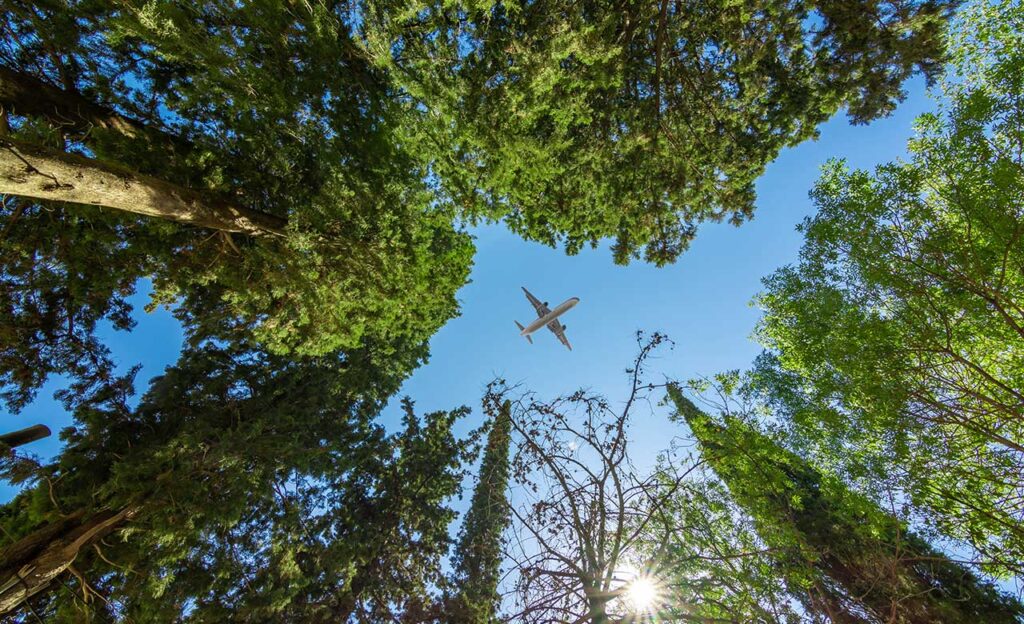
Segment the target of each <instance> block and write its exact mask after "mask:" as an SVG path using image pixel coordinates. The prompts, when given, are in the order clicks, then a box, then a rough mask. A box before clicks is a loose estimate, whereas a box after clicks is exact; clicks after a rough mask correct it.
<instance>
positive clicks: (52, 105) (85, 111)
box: [0, 67, 192, 151]
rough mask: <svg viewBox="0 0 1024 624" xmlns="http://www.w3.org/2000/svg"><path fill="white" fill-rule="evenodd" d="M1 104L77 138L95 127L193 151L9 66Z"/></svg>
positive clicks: (1, 82)
mask: <svg viewBox="0 0 1024 624" xmlns="http://www.w3.org/2000/svg"><path fill="white" fill-rule="evenodd" d="M0 105H2V106H3V107H4V110H5V111H6V112H9V113H12V114H15V115H24V116H32V117H43V118H44V119H46V120H47V121H49V122H50V123H52V124H53V125H55V126H58V127H60V128H61V129H63V130H65V131H69V132H71V133H74V134H76V135H81V136H84V135H87V134H88V133H89V132H90V131H91V130H92V129H93V128H104V129H107V130H111V131H113V132H116V133H118V134H121V135H123V136H126V137H129V138H133V139H138V138H145V139H147V140H149V141H150V142H151V143H157V144H159V145H161V146H162V147H164V148H170V149H172V150H176V151H190V150H191V149H192V146H191V144H190V143H189V142H188V141H186V140H184V139H182V138H180V137H176V136H174V135H171V134H167V133H166V132H163V131H161V130H157V129H155V128H152V127H151V126H147V125H146V124H144V123H142V122H141V121H137V120H135V119H131V118H130V117H126V116H124V115H122V114H120V113H118V112H117V111H115V110H114V109H112V108H108V107H106V106H102V105H100V104H96V103H95V102H93V101H92V100H90V99H89V98H86V97H84V96H82V95H81V94H79V93H74V92H71V91H66V90H64V89H61V88H58V87H55V86H53V85H51V84H48V83H46V82H43V81H42V80H39V79H38V78H36V77H34V76H30V75H28V74H25V73H22V72H19V71H15V70H12V69H9V68H7V67H0Z"/></svg>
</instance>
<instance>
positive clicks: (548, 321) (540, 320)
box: [516, 286, 580, 351]
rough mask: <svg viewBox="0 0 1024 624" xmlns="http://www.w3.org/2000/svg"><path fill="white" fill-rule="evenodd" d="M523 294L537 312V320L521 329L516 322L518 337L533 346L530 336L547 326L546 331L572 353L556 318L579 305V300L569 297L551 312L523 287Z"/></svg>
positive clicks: (570, 346)
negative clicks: (521, 337)
mask: <svg viewBox="0 0 1024 624" xmlns="http://www.w3.org/2000/svg"><path fill="white" fill-rule="evenodd" d="M523 292H524V293H526V298H527V299H529V300H530V303H532V304H533V307H534V308H535V309H536V310H537V320H535V321H534V322H532V323H530V324H529V325H528V326H526V327H523V326H522V325H520V324H519V321H516V327H518V328H519V329H520V332H519V335H520V336H523V337H524V338H526V340H528V341H529V343H530V344H533V338H530V334H532V333H533V332H535V331H537V330H538V329H540V328H541V327H544V326H545V325H547V326H548V329H550V330H551V331H552V332H553V333H554V334H555V335H556V336H558V339H559V340H560V341H561V342H562V344H564V345H565V346H566V347H568V348H569V350H570V351H572V345H571V344H569V339H568V338H566V337H565V325H563V324H562V323H561V322H560V321H559V320H558V317H560V316H562V315H563V314H565V313H566V312H568V311H569V310H570V309H571V308H572V307H573V306H575V305H576V304H577V303H579V302H580V298H579V297H571V298H569V299H566V300H565V301H563V302H562V303H560V304H559V305H558V307H556V308H555V309H554V310H552V309H550V308H548V302H547V301H545V302H544V303H541V301H540V299H537V298H536V297H534V296H533V295H531V294H530V291H528V290H526V287H525V286H523Z"/></svg>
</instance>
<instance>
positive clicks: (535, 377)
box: [0, 80, 932, 501]
mask: <svg viewBox="0 0 1024 624" xmlns="http://www.w3.org/2000/svg"><path fill="white" fill-rule="evenodd" d="M908 88H909V92H910V94H909V97H908V98H907V100H906V102H904V103H903V104H902V105H901V106H900V107H899V108H898V109H897V110H896V112H895V114H894V115H892V116H891V117H888V118H886V119H882V120H879V121H876V122H874V123H872V124H870V125H869V126H866V127H865V126H857V127H854V126H850V125H849V124H848V123H847V121H846V119H845V117H842V116H840V117H837V118H835V119H833V120H832V121H831V122H829V123H827V124H825V125H824V126H823V127H822V131H821V137H820V139H819V140H818V141H815V142H808V143H804V144H803V145H801V146H799V147H796V148H794V149H790V150H786V151H785V152H783V153H782V154H781V155H780V157H779V158H778V159H777V160H776V161H775V162H774V163H772V164H771V165H770V166H769V167H768V171H767V173H766V174H765V175H764V176H763V177H762V178H761V180H760V181H759V183H758V185H757V190H758V201H757V212H756V215H755V218H754V220H753V221H751V222H749V223H747V224H745V225H743V226H741V227H739V228H736V227H733V226H730V225H705V226H703V227H701V229H700V232H699V234H698V236H697V239H696V241H695V242H694V244H693V246H692V247H691V249H690V250H689V251H688V252H686V253H685V254H684V255H683V257H682V258H681V259H680V260H679V261H678V262H677V263H676V264H675V265H673V266H670V267H666V268H661V269H658V268H654V267H652V266H648V265H645V264H642V263H634V264H631V265H629V266H626V267H621V266H616V265H614V264H613V263H612V260H611V254H610V253H609V251H608V249H607V247H606V246H605V247H602V248H599V249H596V250H589V249H588V250H586V251H584V252H583V253H580V254H579V255H577V256H566V255H565V254H564V253H563V252H562V251H560V250H556V249H550V248H547V247H543V246H541V245H539V244H535V243H527V242H524V241H522V240H520V239H518V238H517V237H515V236H513V235H511V234H509V233H508V232H507V231H505V230H504V228H502V227H500V226H488V227H481V228H479V229H476V230H475V231H474V234H475V235H476V238H477V240H476V244H477V254H476V260H475V265H474V268H473V272H472V276H471V279H472V282H471V283H470V284H468V285H467V286H465V287H464V288H463V289H462V290H461V291H460V292H459V299H460V301H461V304H462V315H461V316H460V317H458V318H456V319H453V320H452V321H450V322H449V323H448V324H447V325H446V326H445V327H443V328H442V329H441V330H440V331H439V332H438V333H437V334H436V335H435V336H434V338H433V339H432V340H431V353H432V355H431V358H430V362H429V363H428V364H427V365H426V366H424V367H422V368H420V369H419V370H418V371H417V372H416V373H415V374H414V375H413V376H412V377H411V378H410V379H409V380H408V381H407V382H406V384H405V386H404V387H403V389H402V394H407V395H409V396H411V397H413V398H414V399H415V400H416V402H417V406H418V408H419V409H421V410H423V411H429V410H435V409H448V408H452V407H455V406H458V405H469V406H471V407H473V408H474V413H473V416H472V418H471V420H470V421H469V422H467V423H466V426H465V427H464V430H465V429H468V428H469V427H470V426H471V425H475V424H476V423H477V422H478V421H479V419H480V418H482V416H481V414H480V412H479V409H478V408H479V401H480V397H481V395H482V393H483V389H484V386H486V384H487V382H488V381H490V380H491V379H493V378H494V377H495V376H502V377H504V378H505V379H507V380H508V381H509V382H512V383H515V382H522V383H523V384H524V385H525V386H527V387H529V388H530V389H532V390H534V391H537V392H539V393H540V394H541V395H542V396H554V395H556V394H561V393H567V392H570V391H572V390H575V389H577V388H580V387H586V388H591V389H593V390H595V391H598V392H601V393H603V394H605V395H607V396H608V397H609V398H610V399H612V400H613V401H619V400H620V398H622V397H623V394H624V391H625V388H626V387H625V376H624V373H623V370H624V368H625V367H626V366H627V365H628V364H629V362H630V361H631V360H632V358H633V357H634V355H635V353H636V343H635V339H634V333H635V331H636V330H638V329H642V330H645V331H661V332H663V333H667V334H668V335H669V336H670V337H671V338H672V339H673V340H675V342H676V343H677V346H676V348H675V349H674V350H673V351H668V350H663V351H662V352H661V355H660V357H659V358H658V359H656V360H655V361H653V362H652V365H651V370H652V371H653V372H654V373H663V374H664V375H667V376H669V377H673V378H682V379H685V378H687V377H692V376H695V375H702V374H711V373H714V372H718V371H722V370H728V369H733V368H745V367H747V366H748V365H749V364H750V362H751V360H752V359H753V358H754V356H756V355H757V353H758V352H759V348H758V347H757V345H756V344H754V343H753V342H752V341H751V340H750V333H751V331H752V330H753V327H754V325H755V323H756V321H757V318H758V312H757V310H755V309H753V308H751V307H750V305H749V302H750V300H751V297H752V296H753V295H754V294H755V293H757V292H758V290H759V289H760V279H761V278H762V277H763V276H765V275H767V274H769V273H771V272H772V271H773V270H774V269H776V268H777V267H780V266H782V265H784V264H787V263H789V262H792V261H793V260H795V258H796V257H797V253H798V251H799V247H800V243H801V238H800V235H799V234H798V233H797V232H796V231H795V229H794V228H795V226H796V225H797V224H798V223H799V222H800V221H801V220H802V219H803V218H804V217H805V216H807V215H809V214H810V213H811V212H812V210H813V207H812V205H811V202H810V200H809V199H808V196H807V193H808V191H809V190H810V189H811V187H812V185H813V183H814V181H815V179H816V178H817V176H818V170H819V168H820V167H821V165H822V164H823V163H824V162H825V161H826V160H828V159H829V158H833V157H843V158H846V159H848V160H849V162H850V164H851V165H852V166H854V167H860V168H870V167H873V166H875V165H876V164H879V163H883V162H887V161H890V160H893V159H895V158H898V157H900V156H902V155H904V154H905V146H906V141H907V139H908V138H909V137H910V136H911V134H912V124H913V120H914V118H915V117H916V116H917V115H919V114H921V113H922V112H925V111H927V110H930V109H931V108H932V103H931V102H930V100H929V99H928V98H927V97H926V95H925V89H924V85H923V82H922V81H920V80H917V81H913V82H911V83H910V84H909V85H908ZM520 286H526V287H527V288H529V289H530V290H531V292H533V293H534V294H535V295H537V296H538V297H539V298H541V300H542V301H548V302H550V303H551V305H552V307H554V305H556V304H557V303H559V302H561V301H563V300H565V299H567V298H568V297H572V296H577V297H580V299H581V302H580V304H579V305H578V306H577V307H576V308H574V309H573V310H571V311H570V312H569V313H568V314H566V315H565V316H564V317H563V318H562V320H563V321H564V322H565V323H566V324H567V325H568V330H567V332H566V333H567V335H568V337H569V340H570V341H571V342H572V344H573V348H574V350H573V351H572V352H569V351H568V350H566V349H565V348H564V347H563V346H562V345H561V344H559V343H558V341H557V340H556V339H555V337H554V336H553V335H551V334H550V332H547V331H544V332H543V333H538V334H537V335H536V336H535V340H534V344H532V345H530V344H528V343H527V342H526V340H525V339H523V338H522V337H520V336H519V335H518V330H517V329H516V326H515V324H514V322H513V321H514V320H519V321H521V322H523V323H524V324H525V323H526V322H527V321H529V320H531V319H532V318H534V317H535V314H534V311H533V308H532V307H531V306H530V304H529V303H528V302H527V301H526V299H525V297H524V296H523V294H522V291H521V290H520V288H519V287H520ZM140 290H145V289H144V288H143V289H140ZM144 304H145V296H144V295H142V294H140V295H139V296H137V297H136V299H135V305H136V316H137V318H138V321H139V323H138V326H137V327H136V329H135V330H134V331H133V332H132V333H130V334H125V333H122V332H113V331H110V330H109V329H108V330H107V331H104V332H103V334H102V337H103V339H104V340H105V341H106V343H107V344H108V346H109V347H110V348H111V349H112V351H113V352H114V355H115V358H116V360H117V361H118V363H119V364H120V365H121V366H123V367H124V368H127V367H129V366H131V365H133V364H135V363H141V364H143V366H144V368H143V370H142V371H141V372H140V374H139V376H138V377H137V379H138V385H137V389H138V390H140V391H142V390H145V387H146V384H147V382H148V379H149V378H150V377H152V376H153V375H155V374H158V373H159V372H160V371H162V369H163V367H164V366H166V365H167V364H169V363H171V362H173V361H174V360H175V359H176V356H177V353H178V350H179V349H180V345H181V330H180V328H179V327H178V325H177V323H176V321H175V320H174V318H173V317H171V316H170V314H169V313H167V312H166V311H162V310H161V311H157V312H155V313H153V314H146V313H144V312H143V311H142V306H143V305H144ZM60 384H61V381H60V380H56V381H52V382H51V383H50V384H49V385H48V386H47V387H46V388H44V389H43V390H42V391H41V392H40V393H39V396H38V398H37V400H36V401H35V402H34V403H33V404H32V405H31V406H29V407H28V408H26V409H25V410H24V411H23V412H22V413H20V414H18V415H16V416H12V415H5V417H4V419H3V422H4V425H3V429H4V430H12V429H17V428H21V427H24V426H28V425H31V424H35V423H39V422H42V423H45V424H47V425H49V426H50V427H51V429H53V430H54V433H55V435H54V436H53V437H51V438H49V439H48V440H46V441H42V442H36V443H34V444H32V445H31V446H28V447H24V450H26V451H31V452H33V453H36V454H37V455H40V456H42V457H44V458H46V457H49V456H51V455H53V454H54V453H56V452H57V451H58V450H59V447H60V442H59V439H58V437H57V435H56V434H57V432H58V431H59V430H60V429H61V428H62V427H65V426H67V425H68V424H69V419H68V417H67V415H66V414H65V413H63V410H62V408H61V406H60V404H59V403H56V402H55V401H53V400H52V398H51V397H52V394H53V391H54V390H55V389H57V388H59V387H60ZM398 414H399V412H398V407H397V401H392V404H391V405H389V407H388V409H387V410H385V413H384V416H383V417H384V419H385V422H386V423H389V424H394V423H397V417H398ZM632 432H633V436H634V438H635V445H634V447H633V451H634V455H635V459H636V460H637V463H638V464H643V463H645V462H644V456H648V457H652V456H653V455H654V454H656V453H657V452H658V451H659V450H661V449H662V448H663V447H664V446H666V445H667V444H668V440H669V439H670V438H671V437H672V436H673V435H675V434H676V432H674V431H671V430H670V429H668V428H667V424H666V423H665V422H664V421H663V420H661V419H656V420H648V421H643V422H641V421H638V422H635V423H634V425H633V429H632ZM12 493H13V491H12V489H11V488H9V487H7V486H5V485H0V501H3V500H7V499H9V498H10V496H11V495H12Z"/></svg>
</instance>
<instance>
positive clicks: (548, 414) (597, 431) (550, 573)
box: [489, 333, 693, 624]
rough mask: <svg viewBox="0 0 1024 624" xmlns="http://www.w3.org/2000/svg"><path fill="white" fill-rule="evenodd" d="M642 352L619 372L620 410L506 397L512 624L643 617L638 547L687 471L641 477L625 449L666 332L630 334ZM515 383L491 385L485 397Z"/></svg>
mask: <svg viewBox="0 0 1024 624" xmlns="http://www.w3.org/2000/svg"><path fill="white" fill-rule="evenodd" d="M637 338H638V342H639V343H640V352H639V355H638V356H637V358H636V360H635V362H634V363H633V366H632V367H631V368H629V369H627V373H628V375H629V378H630V390H629V395H628V397H627V399H626V401H625V404H624V405H623V406H622V407H621V409H615V408H613V406H612V405H611V404H610V403H609V402H608V400H607V399H605V398H604V397H600V396H595V395H592V394H589V393H587V392H585V391H578V392H576V393H574V394H571V395H568V396H563V397H559V398H556V399H554V400H553V401H549V402H544V401H541V400H539V399H537V398H536V397H535V396H534V395H533V394H531V393H526V394H523V395H521V396H519V397H518V399H514V398H513V399H511V401H512V432H513V454H512V464H511V465H512V477H513V486H512V492H511V497H510V503H511V505H510V506H511V515H512V529H511V536H510V539H509V540H508V545H507V547H506V548H507V552H506V558H507V560H508V561H509V562H510V564H511V566H510V570H509V574H510V575H511V577H508V576H507V577H506V578H507V579H508V584H509V585H510V586H511V587H512V594H513V598H512V600H511V601H510V602H511V603H512V604H513V610H514V611H515V612H514V613H513V614H512V615H511V616H510V619H511V620H514V621H520V622H549V621H557V622H572V623H576V622H579V623H583V622H590V623H593V624H606V623H610V622H624V621H637V620H639V619H642V618H643V615H642V614H640V613H639V609H638V608H637V607H638V605H635V604H631V600H630V594H631V592H633V591H635V589H636V587H637V585H638V584H640V583H644V582H646V579H645V578H644V575H645V573H644V570H645V569H646V568H647V567H648V566H647V565H646V563H645V561H643V560H641V558H642V556H641V551H640V549H639V548H638V546H639V545H640V542H641V540H642V539H643V540H649V539H650V537H651V534H652V532H657V531H659V530H665V529H664V528H659V527H667V526H669V525H668V524H667V523H664V522H660V519H661V510H662V509H663V508H664V507H666V506H667V505H668V502H669V501H670V500H671V499H672V498H673V496H674V495H675V493H676V490H677V489H678V488H679V486H680V484H681V483H682V481H683V480H684V479H685V478H686V475H687V474H688V473H689V472H690V470H692V469H693V467H691V468H690V469H688V470H683V471H679V472H677V473H676V474H675V475H674V476H673V478H670V479H666V478H665V475H664V473H656V472H653V471H651V472H650V473H649V476H648V473H641V472H640V471H638V470H637V469H636V467H635V466H634V465H633V463H632V461H631V460H630V457H629V452H628V436H627V432H628V425H629V422H630V418H631V415H632V414H633V412H634V411H635V410H636V409H637V408H638V406H640V405H644V404H646V405H647V406H648V407H650V402H649V398H650V396H651V393H652V392H654V391H655V389H656V388H660V387H662V385H661V384H658V385H656V384H653V383H649V382H648V381H646V380H645V375H644V363H645V361H646V360H647V358H648V356H649V355H650V354H651V352H652V351H653V350H654V349H655V348H657V347H658V346H659V345H661V344H662V343H664V342H667V338H666V337H665V336H663V335H661V334H657V333H655V334H653V335H651V336H649V337H645V336H644V335H643V334H642V333H638V335H637ZM512 393H514V389H508V388H506V387H504V386H503V385H501V384H497V385H492V386H491V388H490V389H489V395H490V400H493V401H497V400H503V399H506V398H508V395H509V394H512Z"/></svg>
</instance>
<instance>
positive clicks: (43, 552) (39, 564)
mask: <svg viewBox="0 0 1024 624" xmlns="http://www.w3.org/2000/svg"><path fill="white" fill-rule="evenodd" d="M137 512H138V509H137V508H125V509H122V510H121V511H118V512H113V511H103V512H100V513H97V514H94V515H92V516H90V517H89V518H85V514H84V513H82V512H78V513H76V514H72V515H71V516H69V517H68V518H65V519H64V520H61V521H59V522H55V523H51V524H49V525H47V526H45V527H43V528H42V529H39V530H38V531H35V532H34V533H30V534H29V535H26V536H25V537H23V538H22V539H20V540H18V541H17V542H15V543H14V544H11V545H10V546H8V547H7V548H5V549H4V550H3V551H2V552H0V615H3V614H5V613H9V612H10V611H12V610H14V609H16V608H17V607H18V605H20V604H21V603H22V602H24V601H25V600H27V599H29V598H31V597H32V596H34V595H35V594H37V593H39V592H41V591H43V590H44V589H46V587H47V586H48V585H49V584H50V582H51V581H53V580H54V579H55V578H57V577H58V576H60V575H61V574H62V573H63V572H64V571H65V570H67V568H68V566H70V565H71V564H72V563H74V561H75V558H76V557H77V556H78V553H79V551H81V549H82V548H83V547H85V546H88V545H89V544H91V543H93V542H95V541H96V540H98V539H100V538H102V537H103V536H105V535H107V534H108V533H110V532H111V531H113V530H114V529H116V528H117V527H118V526H119V525H121V524H122V523H124V522H126V521H128V520H130V519H131V518H132V516H134V515H135V514H136V513H137Z"/></svg>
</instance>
